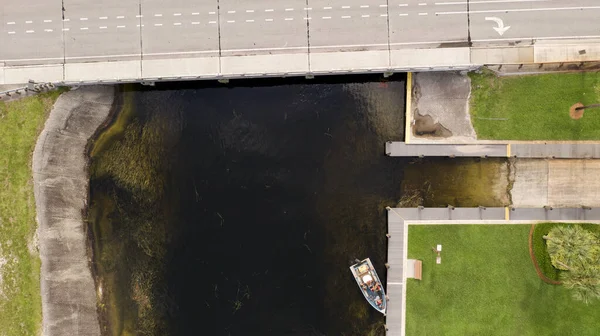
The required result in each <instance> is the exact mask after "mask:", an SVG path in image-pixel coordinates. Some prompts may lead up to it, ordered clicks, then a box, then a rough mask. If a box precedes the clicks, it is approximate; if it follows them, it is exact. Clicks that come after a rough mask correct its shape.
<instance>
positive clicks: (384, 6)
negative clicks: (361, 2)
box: [379, 5, 388, 8]
mask: <svg viewBox="0 0 600 336" xmlns="http://www.w3.org/2000/svg"><path fill="white" fill-rule="evenodd" d="M387 6H388V5H379V7H382V8H384V7H387Z"/></svg>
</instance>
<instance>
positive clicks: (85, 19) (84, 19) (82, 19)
mask: <svg viewBox="0 0 600 336" xmlns="http://www.w3.org/2000/svg"><path fill="white" fill-rule="evenodd" d="M79 20H80V21H87V20H88V18H79Z"/></svg>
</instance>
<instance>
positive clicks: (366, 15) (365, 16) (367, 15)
mask: <svg viewBox="0 0 600 336" xmlns="http://www.w3.org/2000/svg"><path fill="white" fill-rule="evenodd" d="M370 16H371V15H369V14H365V15H361V16H360V17H364V18H368V17H370Z"/></svg>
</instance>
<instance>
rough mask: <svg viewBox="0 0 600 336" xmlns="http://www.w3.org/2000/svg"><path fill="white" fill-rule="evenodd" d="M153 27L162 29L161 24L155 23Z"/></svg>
mask: <svg viewBox="0 0 600 336" xmlns="http://www.w3.org/2000/svg"><path fill="white" fill-rule="evenodd" d="M154 27H162V23H155V24H154Z"/></svg>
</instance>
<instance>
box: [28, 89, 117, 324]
mask: <svg viewBox="0 0 600 336" xmlns="http://www.w3.org/2000/svg"><path fill="white" fill-rule="evenodd" d="M113 100H114V88H113V87H111V86H94V87H82V88H79V89H74V90H71V91H69V92H66V93H64V94H62V95H61V96H60V97H59V98H58V100H57V101H56V103H55V104H54V107H53V108H52V111H51V113H50V115H49V117H48V119H47V121H46V124H45V127H44V130H43V131H42V133H41V134H40V137H39V139H38V142H37V144H36V147H35V150H34V153H33V184H34V193H35V203H36V211H37V221H38V225H39V227H38V239H39V249H40V258H41V261H42V269H41V291H42V293H41V294H42V318H43V322H42V328H43V330H42V332H43V334H44V335H51V336H52V335H90V336H97V335H100V327H99V322H98V315H97V310H96V309H97V307H96V289H95V286H94V280H93V278H92V273H91V269H90V260H89V258H88V250H87V227H86V224H85V219H84V213H85V210H86V207H87V199H88V181H89V178H88V172H87V166H88V161H87V157H86V155H85V149H86V145H87V142H88V139H89V138H90V137H92V136H93V135H94V133H95V132H96V130H97V128H98V127H99V126H100V125H101V124H102V123H103V122H104V121H105V120H106V118H107V117H108V115H109V111H110V109H111V107H112V104H113Z"/></svg>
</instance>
